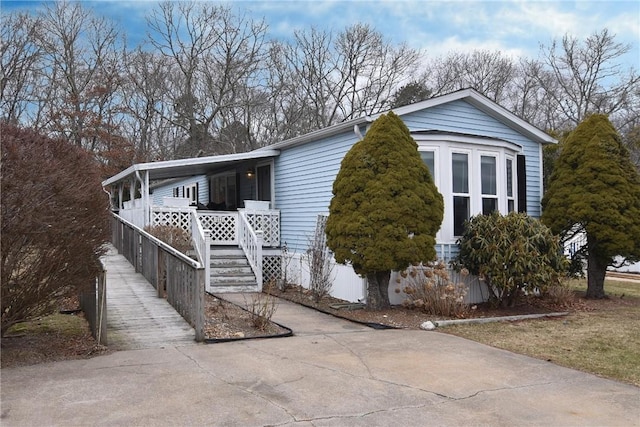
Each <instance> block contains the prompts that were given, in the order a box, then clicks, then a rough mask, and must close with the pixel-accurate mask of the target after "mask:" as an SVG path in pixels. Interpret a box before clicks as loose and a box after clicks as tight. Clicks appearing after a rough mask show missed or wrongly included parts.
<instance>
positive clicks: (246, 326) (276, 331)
mask: <svg viewBox="0 0 640 427" xmlns="http://www.w3.org/2000/svg"><path fill="white" fill-rule="evenodd" d="M266 297H267V296H266V295H265V298H266ZM247 304H251V301H250V300H247ZM265 304H269V301H266V302H265ZM263 323H264V326H261V327H258V326H256V322H255V316H254V315H253V314H252V313H251V312H249V311H248V310H246V309H244V308H243V307H239V306H237V305H235V304H233V303H231V302H228V301H225V300H224V299H221V298H217V297H215V296H213V295H209V294H205V327H204V335H205V337H206V339H207V340H211V341H215V340H223V341H224V340H229V339H243V338H258V337H270V336H276V335H282V334H287V333H289V332H290V331H289V329H286V328H283V327H281V326H280V325H277V324H276V323H273V322H263Z"/></svg>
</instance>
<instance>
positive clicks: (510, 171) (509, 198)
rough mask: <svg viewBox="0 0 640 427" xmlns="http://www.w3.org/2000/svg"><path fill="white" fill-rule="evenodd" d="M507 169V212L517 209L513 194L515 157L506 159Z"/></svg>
mask: <svg viewBox="0 0 640 427" xmlns="http://www.w3.org/2000/svg"><path fill="white" fill-rule="evenodd" d="M506 169H507V212H514V211H515V210H516V200H515V197H514V196H513V159H510V158H507V159H506Z"/></svg>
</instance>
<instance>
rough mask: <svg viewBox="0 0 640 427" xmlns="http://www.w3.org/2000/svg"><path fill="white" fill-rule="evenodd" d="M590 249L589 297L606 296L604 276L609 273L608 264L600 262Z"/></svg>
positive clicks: (588, 264) (588, 270)
mask: <svg viewBox="0 0 640 427" xmlns="http://www.w3.org/2000/svg"><path fill="white" fill-rule="evenodd" d="M594 252H595V251H592V250H590V251H589V256H588V258H587V295H586V297H587V298H593V299H602V298H606V295H605V293H604V276H605V274H606V273H607V265H606V264H603V263H601V262H600V260H599V259H598V257H597V256H596V255H595V254H594Z"/></svg>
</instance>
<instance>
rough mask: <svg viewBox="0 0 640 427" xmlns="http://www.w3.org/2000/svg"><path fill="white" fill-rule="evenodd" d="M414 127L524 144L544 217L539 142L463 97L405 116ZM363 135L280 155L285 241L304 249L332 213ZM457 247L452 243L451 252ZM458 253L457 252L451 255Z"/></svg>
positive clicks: (530, 203)
mask: <svg viewBox="0 0 640 427" xmlns="http://www.w3.org/2000/svg"><path fill="white" fill-rule="evenodd" d="M401 118H402V119H403V120H404V122H405V123H406V125H407V127H409V129H410V130H416V131H417V130H439V131H447V132H459V133H465V134H471V135H480V136H487V137H494V138H500V139H504V140H506V141H510V142H513V143H515V144H518V145H520V146H522V147H523V153H522V154H524V155H525V156H526V171H527V187H528V189H527V212H528V214H529V215H531V216H534V217H538V216H540V199H541V188H540V186H541V182H540V178H541V176H540V170H541V169H540V162H541V159H540V151H539V150H540V146H539V144H538V143H537V142H535V141H532V140H530V139H529V138H527V137H525V136H524V135H522V134H521V133H519V132H517V131H515V130H513V129H511V128H509V127H508V126H506V125H505V124H503V123H501V122H499V121H498V120H496V119H495V118H493V117H491V116H490V115H488V114H486V113H484V112H483V111H481V110H479V109H478V108H476V107H475V106H473V105H471V104H470V103H468V102H466V101H463V100H458V101H453V102H450V103H447V104H444V105H440V106H435V107H432V108H428V109H425V110H421V111H417V112H414V113H410V114H406V115H403V116H402V117H401ZM357 140H358V138H357V136H356V135H355V134H354V132H353V131H348V132H344V133H342V134H339V135H335V136H332V137H330V138H325V139H321V140H318V141H314V142H310V143H306V144H303V145H300V146H296V147H291V148H286V149H283V150H282V151H281V153H280V156H278V157H277V158H276V159H275V200H276V205H277V206H276V208H277V209H280V212H281V242H287V245H288V247H289V249H290V250H292V251H295V252H297V253H302V252H304V251H305V250H306V249H307V248H308V246H309V239H310V237H311V236H313V232H314V229H315V224H316V218H317V215H318V214H321V213H327V212H328V210H329V203H330V201H331V197H332V187H333V181H334V180H335V177H336V175H337V173H338V171H339V170H340V162H341V161H342V158H343V157H344V155H345V154H346V153H347V151H349V149H350V148H351V146H352V145H353V144H354V143H355V142H356V141H357ZM453 249H454V248H451V249H449V248H447V250H446V252H447V253H449V252H450V251H451V250H453ZM451 255H454V256H455V254H453V253H452V254H451Z"/></svg>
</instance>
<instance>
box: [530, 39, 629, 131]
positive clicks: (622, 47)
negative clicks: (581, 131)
mask: <svg viewBox="0 0 640 427" xmlns="http://www.w3.org/2000/svg"><path fill="white" fill-rule="evenodd" d="M630 49H631V46H630V45H626V44H622V43H618V42H616V40H615V35H614V34H611V33H610V32H609V30H607V29H606V28H605V29H603V30H601V31H599V32H595V33H593V34H592V35H590V36H589V37H587V38H586V39H585V40H583V41H580V40H578V39H577V38H575V37H572V36H570V35H568V34H567V35H565V36H564V37H563V38H562V40H560V41H558V40H553V41H552V42H551V44H550V45H548V46H545V45H542V46H541V57H542V62H543V63H544V65H545V67H544V69H543V70H541V71H546V72H548V73H550V75H551V76H552V77H553V79H548V78H547V75H546V74H545V73H544V72H542V73H540V74H538V76H539V77H540V78H539V84H540V86H541V87H542V88H543V89H544V90H545V92H546V93H547V95H548V97H549V98H550V101H551V102H552V103H553V107H554V109H555V110H556V115H558V116H559V117H558V119H559V120H558V123H556V126H558V127H569V128H572V127H574V126H576V125H577V124H578V123H580V122H582V121H583V120H584V119H585V118H586V117H587V116H588V115H589V114H591V113H602V114H609V115H611V116H612V117H611V119H612V122H613V123H614V124H616V125H618V126H617V127H618V129H619V130H620V131H622V132H624V130H625V129H620V126H619V124H618V123H617V120H616V119H617V116H618V114H617V113H618V112H620V111H623V110H625V107H626V106H627V105H628V104H629V103H630V102H631V98H632V97H634V96H637V93H638V85H639V84H640V76H638V74H637V73H636V71H635V70H633V69H629V70H624V69H623V68H622V65H621V64H620V63H619V62H617V61H618V60H619V59H620V57H621V56H622V55H624V54H626V53H627V52H629V50H630ZM625 124H626V123H625Z"/></svg>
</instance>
